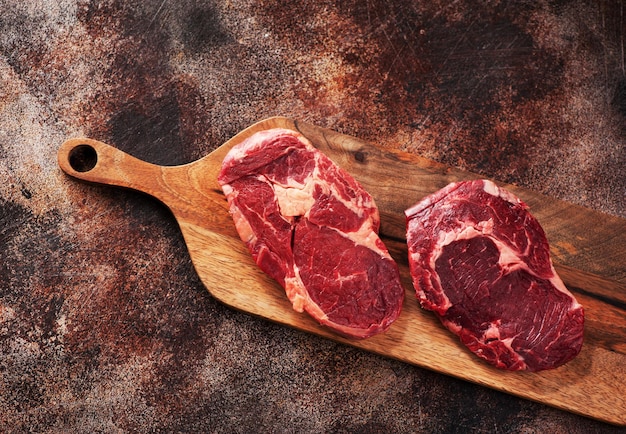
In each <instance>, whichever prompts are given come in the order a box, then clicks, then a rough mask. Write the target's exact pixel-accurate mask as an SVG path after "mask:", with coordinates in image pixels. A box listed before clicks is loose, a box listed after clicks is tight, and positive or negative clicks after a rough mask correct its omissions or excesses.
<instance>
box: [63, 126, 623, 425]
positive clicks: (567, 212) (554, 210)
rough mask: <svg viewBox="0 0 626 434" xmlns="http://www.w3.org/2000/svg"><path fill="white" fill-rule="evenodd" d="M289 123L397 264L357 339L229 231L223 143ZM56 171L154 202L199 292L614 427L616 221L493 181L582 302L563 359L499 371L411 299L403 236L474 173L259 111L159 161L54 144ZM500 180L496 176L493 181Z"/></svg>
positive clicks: (618, 330)
mask: <svg viewBox="0 0 626 434" xmlns="http://www.w3.org/2000/svg"><path fill="white" fill-rule="evenodd" d="M273 127H282V128H291V129H294V130H297V131H300V132H301V133H302V134H304V135H305V136H306V137H307V138H309V140H311V142H312V143H313V144H314V145H315V146H316V147H318V148H319V149H320V150H321V151H323V152H324V153H325V154H327V155H328V156H329V157H330V158H331V159H333V160H334V161H335V162H336V163H337V164H339V165H340V166H341V167H343V168H344V169H346V170H348V171H349V172H350V173H351V174H352V175H353V176H354V177H355V178H356V179H357V180H358V181H359V182H361V183H362V185H363V186H364V187H365V188H366V189H367V190H368V191H369V192H370V194H372V196H373V197H374V198H375V200H376V202H377V205H378V207H379V210H380V213H381V220H382V222H381V236H382V238H383V240H384V241H385V243H386V244H387V246H388V248H389V250H390V252H391V253H392V256H393V257H394V259H396V261H397V262H398V264H399V266H400V270H401V276H402V281H403V285H404V287H405V290H406V300H405V304H404V308H403V312H402V314H401V315H400V317H399V318H398V320H397V321H396V322H395V323H394V324H393V325H392V327H391V328H390V329H389V330H388V331H387V332H386V333H384V334H382V335H378V336H375V337H373V338H370V339H367V340H363V341H350V340H346V339H343V338H341V337H338V336H336V335H334V334H332V333H331V332H329V331H327V330H326V329H324V328H322V327H320V326H319V325H317V324H316V323H315V322H314V321H313V320H312V319H311V318H310V317H309V316H308V315H306V314H298V313H296V312H295V311H293V310H292V308H291V305H290V303H289V301H288V300H287V298H286V296H285V295H284V291H283V290H282V288H280V286H279V285H278V284H277V283H276V282H274V281H273V280H271V279H270V278H269V277H267V276H266V275H265V274H264V273H263V272H261V270H260V269H259V268H258V267H257V266H256V264H254V262H253V260H252V258H251V256H250V255H249V253H248V251H247V249H246V247H245V246H244V244H243V243H242V242H241V240H240V239H239V237H238V235H237V233H236V231H235V228H234V225H233V222H232V219H231V217H230V215H229V214H228V206H227V203H226V200H225V198H224V196H223V194H222V192H221V189H220V187H219V185H218V183H217V174H218V172H219V170H220V166H221V162H222V160H223V158H224V156H225V155H226V153H227V152H228V150H229V149H230V148H231V147H232V146H234V145H235V144H236V143H239V142H241V141H242V140H243V139H245V138H246V137H249V136H250V135H252V134H253V133H254V132H256V131H260V130H263V129H268V128H273ZM83 144H84V145H88V147H90V148H93V149H94V150H95V151H96V152H95V153H96V156H97V162H96V161H94V163H95V166H94V167H93V168H92V169H90V170H86V169H84V168H82V167H78V166H77V165H76V163H73V162H70V157H72V156H73V153H74V152H75V151H74V150H75V149H76V148H77V147H78V146H79V145H83ZM58 160H59V165H60V166H61V168H62V169H63V170H64V171H65V172H66V173H68V174H70V175H72V176H74V177H76V178H79V179H82V180H86V181H90V182H96V183H101V184H109V185H115V186H120V187H125V188H131V189H134V190H138V191H142V192H144V193H147V194H149V195H151V196H153V197H155V198H157V199H159V200H160V201H162V202H163V203H165V204H166V205H167V206H168V207H169V209H170V210H171V211H172V213H173V214H174V217H175V218H176V220H177V221H178V223H179V225H180V228H181V231H182V233H183V236H184V239H185V242H186V244H187V246H188V249H189V253H190V256H191V259H192V261H193V264H194V266H195V268H196V271H197V272H198V275H199V276H200V278H201V279H202V281H203V283H204V285H205V286H206V287H207V289H208V291H209V292H210V293H211V294H212V295H213V296H214V297H215V298H217V299H219V300H220V301H222V302H223V303H225V304H227V305H229V306H232V307H233V308H236V309H238V310H241V311H245V312H248V313H251V314H253V315H257V316H260V317H263V318H266V319H269V320H271V321H275V322H278V323H281V324H285V325H288V326H291V327H295V328H297V329H300V330H304V331H307V332H310V333H315V334H317V335H321V336H325V337H327V338H330V339H333V340H336V341H339V342H344V343H346V344H349V345H353V346H356V347H359V348H363V349H365V350H368V351H372V352H374V353H378V354H382V355H385V356H389V357H392V358H395V359H399V360H402V361H405V362H407V363H411V364H414V365H417V366H421V367H424V368H428V369H431V370H434V371H437V372H441V373H444V374H447V375H451V376H454V377H458V378H461V379H464V380H468V381H471V382H474V383H477V384H481V385H484V386H487V387H490V388H493V389H496V390H500V391H503V392H507V393H510V394H513V395H516V396H521V397H525V398H528V399H531V400H534V401H538V402H542V403H545V404H547V405H551V406H554V407H558V408H561V409H564V410H568V411H571V412H574V413H577V414H581V415H585V416H588V417H592V418H596V419H599V420H602V421H605V422H608V423H612V424H616V425H626V398H625V397H624V393H623V391H624V390H626V269H625V268H626V267H624V259H625V258H626V220H624V219H621V218H617V217H612V216H609V215H605V214H602V213H599V212H596V211H592V210H589V209H585V208H583V207H580V206H575V205H572V204H569V203H566V202H562V201H558V200H554V199H551V198H548V197H545V196H542V195H540V194H537V193H534V192H532V191H528V190H525V189H522V188H518V187H515V186H512V185H504V186H505V187H506V188H508V189H510V190H511V191H512V192H513V193H515V194H516V195H518V196H519V197H520V198H522V200H524V201H525V202H526V203H527V204H528V205H529V206H530V207H531V212H532V213H533V215H535V217H537V219H538V220H539V222H540V223H541V224H542V226H543V228H544V229H545V231H546V234H547V236H548V239H549V241H550V243H551V248H552V257H553V261H554V263H555V267H556V269H557V271H558V272H559V274H560V275H561V277H562V278H563V281H564V282H565V284H566V285H567V286H568V288H569V289H570V290H571V291H572V292H573V293H574V295H575V296H576V297H577V299H578V300H579V301H580V302H581V303H582V304H583V306H584V308H585V314H586V324H585V326H586V327H585V343H584V345H583V349H582V351H581V353H580V354H579V355H578V356H577V357H576V358H575V359H574V360H573V361H571V362H569V363H568V364H566V365H564V366H562V367H560V368H558V369H555V370H551V371H544V372H540V373H527V372H505V371H500V370H497V369H495V368H493V367H491V366H489V365H487V364H486V363H484V362H482V361H481V360H479V359H478V358H476V357H475V356H474V355H473V354H471V353H470V352H469V351H467V350H466V349H465V347H463V345H461V344H460V343H459V342H458V340H457V338H456V337H455V336H453V335H451V334H450V333H449V332H448V331H447V330H446V329H444V328H443V327H442V326H441V324H440V323H439V321H438V320H437V319H436V318H435V317H434V315H432V314H431V313H430V312H426V311H424V310H422V309H421V308H420V307H419V305H418V302H417V299H416V297H415V293H414V290H413V288H412V285H411V280H410V276H409V271H408V265H407V259H406V245H405V241H404V237H405V235H404V214H403V211H404V209H406V208H408V206H410V205H412V204H413V203H415V202H416V201H418V200H420V199H421V198H422V197H424V196H425V195H427V194H430V193H432V192H434V191H436V190H437V189H439V188H441V187H443V186H445V185H447V184H448V183H449V182H452V181H457V180H462V179H472V178H476V177H477V176H476V175H474V174H472V173H468V172H464V171H460V170H456V169H454V168H450V167H447V166H444V165H442V164H439V163H435V162H433V161H430V160H427V159H424V158H420V157H418V156H415V155H411V154H406V153H401V152H396V151H394V152H391V151H383V150H381V149H379V148H377V147H376V146H374V145H371V144H368V143H365V142H363V141H360V140H358V139H355V138H353V137H349V136H345V135H341V134H339V133H336V132H334V131H331V130H327V129H323V128H320V127H317V126H314V125H311V124H306V123H300V122H295V121H292V120H290V119H286V118H280V117H277V118H270V119H266V120H264V121H261V122H259V123H257V124H254V125H252V126H251V127H249V128H247V129H245V130H244V131H242V132H241V133H239V134H237V135H236V136H235V137H233V138H232V139H231V140H229V141H228V142H226V143H225V144H224V145H222V146H221V147H220V148H218V149H217V150H215V151H214V152H212V153H211V154H209V155H207V156H206V157H204V158H202V159H200V160H198V161H196V162H193V163H190V164H186V165H182V166H158V165H153V164H149V163H146V162H143V161H141V160H138V159H136V158H134V157H132V156H130V155H128V154H125V153H123V152H122V151H119V150H117V149H115V148H112V147H110V146H108V145H106V144H104V143H101V142H98V141H95V140H90V139H72V140H69V141H67V142H65V143H64V144H63V145H62V146H61V148H60V149H59V152H58ZM500 185H503V184H501V183H500Z"/></svg>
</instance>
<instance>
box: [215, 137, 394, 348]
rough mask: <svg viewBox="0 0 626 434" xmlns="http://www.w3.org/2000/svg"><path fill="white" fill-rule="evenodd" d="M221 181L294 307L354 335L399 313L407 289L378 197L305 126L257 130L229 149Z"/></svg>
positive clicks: (381, 326)
mask: <svg viewBox="0 0 626 434" xmlns="http://www.w3.org/2000/svg"><path fill="white" fill-rule="evenodd" d="M218 181H219V183H220V185H221V186H222V190H223V191H224V194H225V195H226V198H227V199H228V203H229V206H230V212H231V214H232V217H233V220H234V222H235V226H236V228H237V232H238V233H239V236H240V237H241V239H242V240H243V241H244V243H245V244H246V245H247V246H248V248H249V250H250V252H251V254H252V256H253V258H254V260H255V262H256V263H257V264H258V265H259V266H260V268H261V269H262V270H263V271H264V272H265V273H267V274H268V275H269V276H271V277H272V278H274V279H275V280H276V281H278V282H279V283H280V284H281V285H282V286H283V287H284V288H285V292H286V294H287V297H288V298H289V300H290V301H291V303H292V304H293V308H294V309H295V310H296V311H298V312H302V311H303V310H304V311H307V312H308V313H309V314H310V315H311V316H312V317H313V318H315V319H316V320H317V321H318V322H319V323H320V324H323V325H325V326H328V327H330V328H331V329H333V330H334V331H335V332H337V333H339V334H341V335H343V336H346V337H350V338H357V339H359V338H367V337H370V336H372V335H375V334H377V333H380V332H383V331H385V330H386V329H387V328H388V327H389V326H390V325H391V323H392V322H393V321H394V320H395V319H396V318H397V317H398V315H399V313H400V310H401V308H402V302H403V299H404V290H403V288H402V286H401V284H400V276H399V271H398V266H397V264H396V263H395V262H394V261H393V259H392V258H391V256H390V255H389V252H388V251H387V248H386V247H385V245H384V244H383V242H382V241H381V240H380V238H379V237H378V235H377V233H378V228H379V224H380V219H379V214H378V209H377V208H376V205H375V204H374V200H373V199H372V197H371V196H370V195H369V194H368V193H367V192H366V191H365V190H364V189H363V188H362V187H361V186H360V185H359V184H358V183H357V182H356V181H355V180H354V179H353V178H352V177H351V176H350V175H349V174H348V173H347V172H345V171H344V170H342V169H341V168H339V167H338V166H336V165H335V164H334V163H333V162H332V161H331V160H330V159H329V158H328V157H326V156H325V155H324V154H322V153H321V152H320V151H318V150H317V149H316V148H315V147H313V145H311V143H310V142H309V141H308V140H307V139H306V138H305V137H304V136H302V135H300V134H298V133H297V132H295V131H292V130H287V129H271V130H266V131H261V132H258V133H256V134H254V135H253V136H251V137H250V138H248V139H247V140H245V141H243V142H242V143H240V144H238V145H236V146H235V147H233V148H232V149H231V151H230V152H229V153H228V155H227V156H226V158H225V159H224V162H223V164H222V170H221V172H220V174H219V177H218Z"/></svg>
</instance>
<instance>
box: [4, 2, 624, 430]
mask: <svg viewBox="0 0 626 434" xmlns="http://www.w3.org/2000/svg"><path fill="white" fill-rule="evenodd" d="M624 15H625V13H624V5H623V3H621V2H619V1H591V0H589V1H550V2H548V1H538V2H504V1H501V2H499V1H495V2H483V1H479V2H476V1H470V0H461V1H457V2H441V1H413V2H408V1H400V0H392V1H385V2H382V1H378V2H377V1H372V0H366V1H342V2H329V1H313V0H297V1H293V2H279V1H261V2H254V1H247V0H241V1H208V2H196V1H192V0H183V1H178V2H174V1H166V0H155V1H143V2H125V1H121V0H111V1H76V0H59V1H35V0H25V1H21V0H20V1H17V0H14V1H9V0H0V180H1V181H2V182H0V432H89V433H93V432H107V433H108V432H242V433H244V432H245V433H247V432H280V433H282V432H285V433H296V432H298V433H300V432H362V433H373V432H381V433H383V432H384V433H387V432H425V433H431V432H438V433H439V432H460V433H461V432H462V433H467V432H498V433H503V432H524V433H543V432H550V433H589V432H613V431H617V429H616V428H614V427H610V426H608V425H604V424H602V423H600V422H597V421H593V420H590V419H586V418H582V417H579V416H576V415H573V414H569V413H566V412H562V411H559V410H556V409H553V408H549V407H546V406H543V405H541V404H537V403H533V402H529V401H526V400H523V399H518V398H515V397H512V396H509V395H505V394H502V393H499V392H495V391H492V390H489V389H486V388H482V387H479V386H475V385H472V384H469V383H466V382H463V381H458V380H455V379H452V378H449V377H446V376H442V375H439V374H436V373H433V372H430V371H426V370H423V369H419V368H416V367H413V366H410V365H406V364H404V363H400V362H397V361H394V360H389V359H385V358H382V357H378V356H375V355H372V354H369V353H365V352H362V351H359V350H356V349H354V348H350V347H346V346H343V345H340V344H337V343H333V342H330V341H327V340H324V339H321V338H318V337H315V336H309V335H306V334H303V333H301V332H297V331H294V330H291V329H287V328H283V327H280V326H277V325H274V324H271V323H268V322H265V321H263V320H259V319H256V318H252V317H250V316H248V315H245V314H243V313H239V312H235V311H233V310H231V309H229V308H226V307H224V306H223V305H221V304H219V303H218V302H216V301H215V300H214V299H212V298H211V296H210V295H209V294H208V292H207V291H206V290H205V289H204V288H203V286H202V284H201V283H200V281H199V279H198V278H197V276H196V275H195V272H194V270H193V267H192V265H191V262H190V260H189V257H188V255H187V252H186V247H185V245H184V242H183V240H182V236H181V235H180V233H179V230H178V228H177V225H176V222H175V221H174V219H173V218H172V216H171V215H170V214H169V212H168V211H167V210H166V209H165V208H164V207H163V206H162V205H160V204H159V203H157V202H156V201H154V200H152V199H150V198H148V197H145V196H143V195H140V194H138V193H134V192H129V191H120V190H116V189H112V188H106V187H98V186H92V185H87V184H83V183H80V182H77V181H75V180H73V179H70V178H69V177H67V176H65V175H64V174H62V173H61V172H60V170H59V169H58V167H57V163H56V149H57V147H58V146H59V145H60V144H61V143H62V142H63V141H64V140H65V139H67V138H70V137H73V136H89V137H92V138H96V139H99V140H102V141H105V142H108V143H110V144H112V145H114V146H117V147H119V148H121V149H123V150H125V151H127V152H129V153H131V154H133V155H135V156H137V157H139V158H141V159H144V160H147V161H150V162H153V163H158V164H179V163H185V162H189V161H193V160H195V159H197V158H199V157H201V156H203V155H205V154H207V153H208V152H209V151H211V150H212V149H214V148H215V147H216V146H219V145H220V144H221V143H223V142H224V141H226V140H227V139H228V138H229V137H231V136H232V135H234V134H235V133H236V132H238V131H239V130H241V129H243V128H245V127H247V126H248V125H250V124H251V123H253V122H255V121H257V120H260V119H262V118H265V117H268V116H271V115H285V116H289V117H293V118H297V119H301V120H305V121H308V122H311V123H315V124H318V125H321V126H325V127H329V128H332V129H335V130H338V131H340V132H343V133H347V134H351V135H354V136H357V137H360V138H362V139H366V140H368V141H372V142H376V143H378V144H380V146H383V147H386V148H396V149H403V150H407V151H410V152H414V153H417V154H420V155H423V156H426V157H429V158H432V159H435V160H438V161H441V162H444V163H447V164H449V165H453V166H456V167H460V168H464V169H468V170H472V171H475V172H479V173H481V174H484V175H486V176H490V177H493V178H495V179H498V180H501V181H506V182H511V183H516V184H519V185H522V186H526V187H529V188H532V189H535V190H537V191H541V192H543V193H545V194H548V195H550V196H552V197H556V198H561V199H565V200H568V201H572V202H575V203H579V204H582V205H585V206H588V207H591V208H594V209H598V210H601V211H604V212H607V213H611V214H615V215H619V216H624V217H626V199H625V192H626V173H625V171H626V147H625V142H626V136H625V131H626V130H625V129H626V123H625V117H626V75H625V65H624V62H625V60H624V39H625V34H624V33H625V26H626V17H625V16H624Z"/></svg>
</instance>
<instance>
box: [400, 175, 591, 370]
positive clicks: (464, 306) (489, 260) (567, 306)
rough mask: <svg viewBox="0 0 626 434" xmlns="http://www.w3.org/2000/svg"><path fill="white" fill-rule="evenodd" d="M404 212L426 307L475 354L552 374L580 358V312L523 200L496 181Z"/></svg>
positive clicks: (464, 186) (454, 190) (450, 191)
mask: <svg viewBox="0 0 626 434" xmlns="http://www.w3.org/2000/svg"><path fill="white" fill-rule="evenodd" d="M405 214H406V217H407V241H408V248H409V265H410V270H411V276H412V278H413V285H414V286H415V289H416V292H417V296H418V298H419V300H420V303H421V305H422V307H424V308H425V309H428V310H432V311H434V312H435V313H436V314H437V316H438V317H439V319H440V320H441V322H442V323H443V324H444V325H445V326H446V327H447V328H448V329H449V330H450V331H452V332H453V333H455V334H456V335H458V336H459V337H460V339H461V342H463V344H465V345H466V346H467V347H468V348H469V349H470V350H471V351H472V352H474V353H475V354H476V355H478V356H479V357H482V358H483V359H485V360H486V361H487V362H489V363H491V364H493V365H495V366H496V367H498V368H503V369H507V370H512V371H514V370H529V371H540V370H544V369H551V368H556V367H557V366H560V365H562V364H564V363H566V362H567V361H569V360H571V359H572V358H574V357H575V356H576V355H577V354H578V352H579V351H580V348H581V346H582V342H583V323H584V314H583V308H582V306H581V305H580V304H578V302H577V301H576V299H575V298H574V296H573V295H572V294H571V293H570V292H569V291H568V290H567V288H566V287H565V285H564V284H563V282H562V281H561V279H560V278H559V276H558V275H557V274H556V272H555V270H554V267H553V266H552V261H551V259H550V251H549V246H548V242H547V240H546V236H545V234H544V232H543V229H542V228H541V226H540V225H539V223H538V222H537V220H536V219H535V218H534V217H533V216H532V215H531V214H530V213H529V212H528V207H527V206H526V204H524V203H523V202H522V201H521V200H520V199H518V198H517V197H515V196H514V195H513V194H512V193H510V192H508V191H506V190H504V189H502V188H499V187H497V186H496V185H495V184H494V183H493V182H491V181H487V180H476V181H467V182H458V183H452V184H450V185H448V186H447V187H445V188H443V189H442V190H440V191H438V192H436V193H434V194H432V195H431V196H428V197H426V198H425V199H424V200H422V201H421V202H419V203H418V204H416V205H414V206H413V207H411V208H409V209H408V210H406V211H405Z"/></svg>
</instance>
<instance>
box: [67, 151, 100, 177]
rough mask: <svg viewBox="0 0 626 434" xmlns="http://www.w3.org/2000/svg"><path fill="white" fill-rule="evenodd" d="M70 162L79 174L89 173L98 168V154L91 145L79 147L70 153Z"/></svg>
mask: <svg viewBox="0 0 626 434" xmlns="http://www.w3.org/2000/svg"><path fill="white" fill-rule="evenodd" d="M69 162H70V166H71V167H72V169H74V170H75V171H77V172H89V171H90V170H91V169H93V168H94V167H96V163H97V162H98V153H97V152H96V150H95V149H94V148H93V146H91V145H78V146H76V147H75V148H74V149H72V150H71V151H70V154H69Z"/></svg>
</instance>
